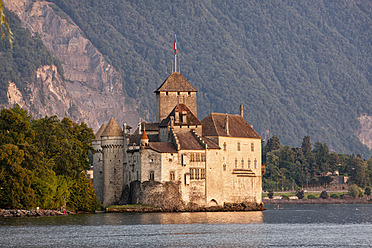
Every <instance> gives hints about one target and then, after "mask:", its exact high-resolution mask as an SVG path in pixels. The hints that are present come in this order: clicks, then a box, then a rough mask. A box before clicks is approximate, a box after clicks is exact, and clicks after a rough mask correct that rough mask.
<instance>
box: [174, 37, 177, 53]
mask: <svg viewBox="0 0 372 248" xmlns="http://www.w3.org/2000/svg"><path fill="white" fill-rule="evenodd" d="M174 55H177V37H176V36H174Z"/></svg>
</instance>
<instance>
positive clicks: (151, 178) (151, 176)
mask: <svg viewBox="0 0 372 248" xmlns="http://www.w3.org/2000/svg"><path fill="white" fill-rule="evenodd" d="M154 178H155V175H154V171H150V173H149V180H154Z"/></svg>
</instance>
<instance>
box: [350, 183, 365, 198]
mask: <svg viewBox="0 0 372 248" xmlns="http://www.w3.org/2000/svg"><path fill="white" fill-rule="evenodd" d="M349 195H350V196H351V197H354V198H357V197H363V190H362V189H361V188H360V187H358V186H357V185H356V184H353V185H351V186H350V187H349Z"/></svg>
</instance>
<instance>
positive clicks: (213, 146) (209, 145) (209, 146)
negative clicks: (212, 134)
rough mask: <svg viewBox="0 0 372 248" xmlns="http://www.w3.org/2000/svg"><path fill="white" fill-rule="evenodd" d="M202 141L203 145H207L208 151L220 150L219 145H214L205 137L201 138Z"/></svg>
mask: <svg viewBox="0 0 372 248" xmlns="http://www.w3.org/2000/svg"><path fill="white" fill-rule="evenodd" d="M202 140H203V141H204V143H205V144H207V148H208V149H221V147H220V146H219V145H217V144H216V143H214V142H213V141H212V140H210V139H208V138H207V137H202Z"/></svg>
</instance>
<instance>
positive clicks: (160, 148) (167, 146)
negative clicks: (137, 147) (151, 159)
mask: <svg viewBox="0 0 372 248" xmlns="http://www.w3.org/2000/svg"><path fill="white" fill-rule="evenodd" d="M148 148H150V149H152V150H154V151H157V152H160V153H177V150H176V148H175V147H174V145H173V143H170V142H150V143H149V146H148Z"/></svg>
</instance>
